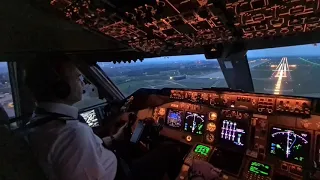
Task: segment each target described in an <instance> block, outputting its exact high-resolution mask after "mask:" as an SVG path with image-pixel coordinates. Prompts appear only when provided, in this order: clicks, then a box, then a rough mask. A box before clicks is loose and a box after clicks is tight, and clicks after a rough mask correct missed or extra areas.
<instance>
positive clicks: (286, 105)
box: [170, 90, 311, 117]
mask: <svg viewBox="0 0 320 180" xmlns="http://www.w3.org/2000/svg"><path fill="white" fill-rule="evenodd" d="M170 98H171V99H175V100H182V101H187V102H191V103H200V104H203V105H209V106H211V107H227V108H236V109H243V110H248V111H251V112H253V113H258V114H266V115H277V114H291V115H298V116H305V117H308V116H310V109H311V101H310V100H309V99H306V98H291V97H281V96H280V97H279V96H273V95H264V94H250V93H232V92H220V93H218V92H212V91H206V90H201V91H189V90H171V92H170Z"/></svg>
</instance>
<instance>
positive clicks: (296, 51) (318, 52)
mask: <svg viewBox="0 0 320 180" xmlns="http://www.w3.org/2000/svg"><path fill="white" fill-rule="evenodd" d="M247 56H248V58H255V57H273V56H276V57H277V56H320V44H319V45H317V46H315V45H314V44H308V45H299V46H288V47H280V48H270V49H259V50H250V51H248V52H247ZM181 60H183V61H194V60H206V58H205V57H204V55H203V54H198V55H186V56H170V57H159V58H146V59H144V61H143V63H144V64H148V63H150V64H153V63H163V64H165V63H169V62H171V63H172V62H174V61H181ZM140 63H141V62H140V61H139V62H137V63H135V64H134V63H131V64H128V63H126V65H125V66H134V65H137V64H140ZM123 65H124V63H121V64H117V65H115V66H123Z"/></svg>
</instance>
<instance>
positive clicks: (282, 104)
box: [276, 98, 311, 116]
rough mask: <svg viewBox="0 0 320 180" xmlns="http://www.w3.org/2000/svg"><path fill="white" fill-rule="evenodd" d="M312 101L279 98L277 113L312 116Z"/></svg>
mask: <svg viewBox="0 0 320 180" xmlns="http://www.w3.org/2000/svg"><path fill="white" fill-rule="evenodd" d="M310 108H311V101H310V100H307V99H289V98H278V99H277V102H276V111H277V112H282V113H283V112H284V113H288V114H295V115H305V116H310Z"/></svg>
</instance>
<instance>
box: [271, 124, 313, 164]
mask: <svg viewBox="0 0 320 180" xmlns="http://www.w3.org/2000/svg"><path fill="white" fill-rule="evenodd" d="M272 128H281V129H282V130H291V131H294V132H296V131H299V132H301V133H306V134H308V135H309V137H310V138H309V139H310V142H309V144H308V146H309V147H308V152H306V153H305V160H304V161H303V162H301V161H297V160H294V159H286V158H282V157H280V156H279V155H276V154H272V153H271V152H270V150H271V138H272V137H271V131H272ZM312 135H313V134H312V132H310V131H308V130H305V129H297V128H292V127H286V126H281V125H274V124H273V125H270V126H269V131H268V144H267V148H268V149H267V154H269V155H270V156H272V157H275V158H278V159H280V160H282V161H286V162H290V163H293V164H298V165H303V164H304V163H307V162H308V159H309V157H310V152H311V150H312V145H311V143H312V142H313V138H312Z"/></svg>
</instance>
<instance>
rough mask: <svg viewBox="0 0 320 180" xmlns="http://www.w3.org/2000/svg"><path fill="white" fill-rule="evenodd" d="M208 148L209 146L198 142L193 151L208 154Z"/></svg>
mask: <svg viewBox="0 0 320 180" xmlns="http://www.w3.org/2000/svg"><path fill="white" fill-rule="evenodd" d="M210 150H211V148H210V147H209V146H206V145H202V144H198V145H197V146H196V147H195V148H194V150H193V151H194V152H195V153H197V154H200V155H203V156H209V153H210Z"/></svg>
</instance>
